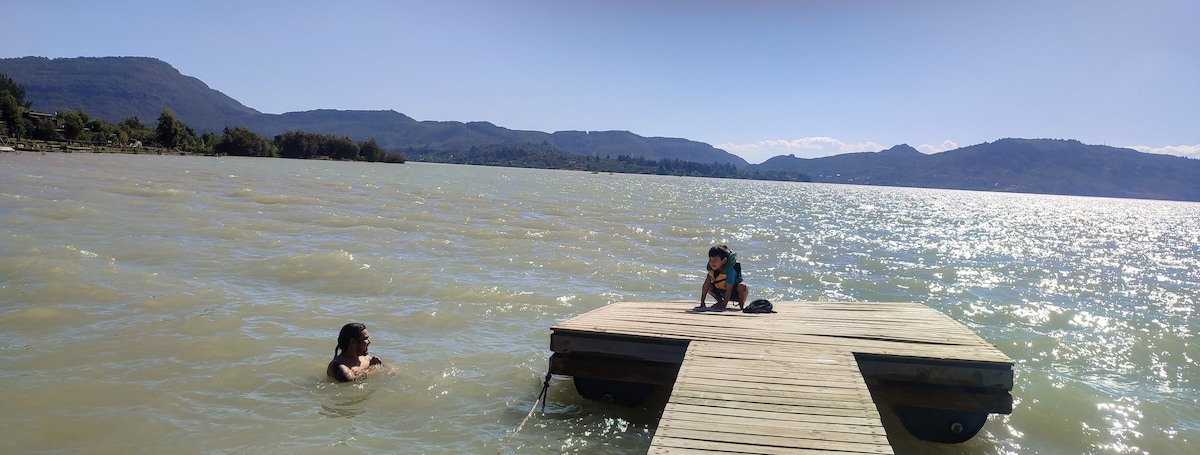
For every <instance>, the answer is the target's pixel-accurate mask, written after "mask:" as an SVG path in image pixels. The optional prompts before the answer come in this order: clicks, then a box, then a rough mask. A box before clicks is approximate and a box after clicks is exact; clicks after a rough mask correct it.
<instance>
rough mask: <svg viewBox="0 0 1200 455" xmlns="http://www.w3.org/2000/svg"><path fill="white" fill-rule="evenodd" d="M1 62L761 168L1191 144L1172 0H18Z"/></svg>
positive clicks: (246, 100) (1189, 40)
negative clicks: (1024, 141) (625, 141)
mask: <svg viewBox="0 0 1200 455" xmlns="http://www.w3.org/2000/svg"><path fill="white" fill-rule="evenodd" d="M5 10H6V12H7V13H8V15H9V17H10V20H9V21H7V23H6V27H7V30H6V35H7V36H6V38H5V44H4V45H3V46H2V47H0V57H5V58H8V57H23V56H40V57H50V58H58V57H105V56H142V57H154V58H158V59H160V60H163V61H165V62H167V63H169V64H171V65H172V66H174V67H175V68H177V69H179V71H180V72H182V73H183V74H185V75H187V76H192V77H195V78H198V79H200V80H202V81H204V82H205V83H207V84H208V85H209V86H210V87H211V88H213V89H215V90H218V91H221V92H223V93H225V94H226V95H229V96H230V97H232V98H234V99H236V100H238V101H240V102H242V103H243V104H245V105H246V106H249V107H251V108H254V109H257V110H259V111H262V112H268V113H284V112H292V111H305V110H313V109H355V110H357V109H364V110H368V109H369V110H395V111H398V112H401V113H404V114H406V115H408V116H411V117H413V118H416V119H418V120H454V121H487V122H491V123H494V124H496V125H499V126H502V127H505V128H510V129H517V130H537V131H545V132H554V131H561V130H586V131H603V130H625V131H631V132H633V133H635V134H638V135H642V136H663V137H681V138H686V139H691V140H696V141H701V142H706V143H709V144H712V145H713V146H715V147H717V148H721V149H724V150H726V151H729V152H731V153H734V154H736V155H739V156H741V157H743V158H745V159H746V160H747V161H749V162H751V163H759V162H762V161H764V160H766V159H767V158H770V157H772V156H777V155H789V154H791V155H795V156H797V157H800V158H811V157H818V156H828V155H835V154H840V153H851V152H874V151H879V150H883V149H886V148H890V147H892V146H894V145H897V144H901V143H906V144H909V145H911V146H913V147H915V148H917V149H918V150H920V151H922V152H925V153H936V152H941V151H946V150H951V149H955V148H958V147H963V146H968V145H974V144H979V143H983V142H991V141H995V140H998V139H1001V138H1006V137H1020V138H1035V139H1036V138H1054V139H1077V140H1080V141H1082V142H1084V143H1087V144H1104V145H1112V146H1120V147H1130V148H1134V149H1137V150H1139V151H1143V152H1151V153H1165V154H1172V155H1181V156H1189V157H1192V158H1200V128H1197V126H1196V125H1200V107H1198V106H1200V84H1196V82H1195V81H1198V80H1200V58H1197V57H1196V56H1197V55H1200V29H1197V28H1196V27H1194V26H1193V24H1191V22H1192V21H1193V19H1194V18H1196V17H1200V3H1198V2H1194V1H1188V0H1149V1H1144V2H1125V1H1116V0H1096V1H1093V0H1064V1H1058V2H1050V3H1049V4H1047V3H1045V2H1038V1H1032V0H1017V1H1012V2H945V1H943V2H936V1H926V0H916V1H908V2H894V1H886V0H867V1H859V2H842V1H834V0H821V1H806V0H798V1H787V2H784V1H770V0H763V1H749V2H720V1H715V0H700V1H689V2H682V1H661V2H638V1H628V0H616V1H608V2H588V3H585V2H551V1H514V2H490V1H484V0H467V1H457V2H414V1H394V2H385V1H368V2H353V3H337V4H333V3H329V2H316V1H308V0H302V1H288V2H283V1H275V0H270V1H262V2H232V1H228V0H217V1H212V2H198V3H177V2H151V1H144V0H135V1H130V2H121V3H119V4H106V3H95V2H87V1H76V0H68V1H59V2H19V3H17V4H14V5H9V6H6V7H5Z"/></svg>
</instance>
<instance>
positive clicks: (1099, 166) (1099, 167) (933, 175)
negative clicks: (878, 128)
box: [750, 138, 1200, 201]
mask: <svg viewBox="0 0 1200 455" xmlns="http://www.w3.org/2000/svg"><path fill="white" fill-rule="evenodd" d="M750 169H752V170H760V171H771V170H782V171H793V172H803V173H806V174H808V175H810V176H812V178H813V181H815V182H827V183H856V184H863V185H887V186H909V187H922V188H946V189H960V190H982V191H1007V192H1019V193H1048V194H1066V195H1078V196H1102V197H1122V198H1138V199H1171V200H1186V201H1200V160H1194V159H1189V158H1183V157H1177V156H1170V155H1155V154H1149V153H1141V152H1138V151H1136V150H1132V149H1127V148H1117V147H1108V146H1103V145H1087V144H1083V143H1081V142H1079V141H1076V140H1058V139H1011V138H1010V139H1001V140H998V141H995V142H988V143H983V144H978V145H972V146H970V147H963V148H960V149H956V150H950V151H947V152H942V153H937V154H933V155H925V154H922V153H921V152H918V151H917V150H916V149H914V148H912V147H910V146H908V145H898V146H895V147H892V148H890V149H887V150H883V151H880V152H875V153H851V154H845V155H837V156H830V157H824V158H812V159H803V158H796V157H794V156H777V157H774V158H771V159H769V160H767V161H766V162H764V163H762V164H758V165H752V166H750Z"/></svg>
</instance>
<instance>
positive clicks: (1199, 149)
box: [1129, 144, 1200, 159]
mask: <svg viewBox="0 0 1200 455" xmlns="http://www.w3.org/2000/svg"><path fill="white" fill-rule="evenodd" d="M1129 148H1131V149H1134V150H1137V151H1139V152H1143V153H1157V154H1160V155H1175V156H1184V157H1188V158H1197V159H1200V144H1196V145H1168V146H1166V147H1147V146H1144V145H1132V146H1129Z"/></svg>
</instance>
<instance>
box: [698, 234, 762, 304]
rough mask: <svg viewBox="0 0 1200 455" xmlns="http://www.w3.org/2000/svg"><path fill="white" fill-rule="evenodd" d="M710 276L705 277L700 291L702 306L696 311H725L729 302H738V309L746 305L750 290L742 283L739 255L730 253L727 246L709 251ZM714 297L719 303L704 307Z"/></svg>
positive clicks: (719, 246)
mask: <svg viewBox="0 0 1200 455" xmlns="http://www.w3.org/2000/svg"><path fill="white" fill-rule="evenodd" d="M705 268H706V269H707V270H708V274H707V275H705V276H704V286H703V287H702V288H701V291H700V306H698V307H696V308H695V310H696V311H725V307H726V306H728V305H729V302H732V301H736V302H737V303H738V308H742V307H744V306H745V305H746V296H747V295H748V294H749V293H750V288H749V287H748V286H746V283H743V282H742V264H741V263H740V262H738V260H737V253H733V252H730V251H729V247H728V246H725V245H714V246H713V247H712V248H709V249H708V265H707V266H705ZM710 294H711V295H712V296H713V298H714V299H716V300H717V301H716V302H714V303H713V304H712V306H711V307H706V306H705V305H704V301H705V299H707V298H708V296H709V295H710Z"/></svg>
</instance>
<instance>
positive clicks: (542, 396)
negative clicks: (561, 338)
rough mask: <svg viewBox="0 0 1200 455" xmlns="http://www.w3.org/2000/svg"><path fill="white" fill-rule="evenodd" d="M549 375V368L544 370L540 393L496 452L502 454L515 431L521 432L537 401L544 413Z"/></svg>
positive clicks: (551, 359) (535, 407)
mask: <svg viewBox="0 0 1200 455" xmlns="http://www.w3.org/2000/svg"><path fill="white" fill-rule="evenodd" d="M550 361H551V362H553V361H554V357H553V356H551V358H550ZM550 376H551V375H550V370H546V379H544V380H543V381H542V393H539V394H538V397H537V399H536V400H533V407H531V408H529V413H528V414H525V419H523V420H521V424H520V425H517V429H516V430H514V431H513V432H512V434H510V435H508V439H505V440H504V444H501V445H500V450H498V451H497V452H496V453H498V454H503V453H504V452H505V450H507V449H508V444H509V443H510V442H512V440H513V438H515V437H517V433H520V432H521V428H524V427H525V422H528V421H529V418H530V417H533V411H534V410H536V409H537V406H538V402H539V401H540V402H541V403H542V413H543V414H544V413H545V412H546V395H547V392H548V391H549V390H550Z"/></svg>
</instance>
